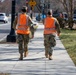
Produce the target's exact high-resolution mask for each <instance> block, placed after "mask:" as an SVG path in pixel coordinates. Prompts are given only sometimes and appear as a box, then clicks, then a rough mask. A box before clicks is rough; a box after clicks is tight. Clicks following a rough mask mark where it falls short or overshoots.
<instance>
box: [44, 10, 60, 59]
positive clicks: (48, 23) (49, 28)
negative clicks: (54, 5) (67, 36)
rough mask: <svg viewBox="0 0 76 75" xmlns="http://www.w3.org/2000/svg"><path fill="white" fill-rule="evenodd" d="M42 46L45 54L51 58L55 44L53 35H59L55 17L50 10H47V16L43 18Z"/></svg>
mask: <svg viewBox="0 0 76 75" xmlns="http://www.w3.org/2000/svg"><path fill="white" fill-rule="evenodd" d="M43 24H44V46H45V56H46V58H49V60H52V53H53V49H52V47H54V46H55V45H56V40H55V35H56V33H57V35H58V36H59V35H60V26H59V23H58V21H57V19H56V18H54V17H52V10H48V13H47V17H46V18H45V19H44V22H43Z"/></svg>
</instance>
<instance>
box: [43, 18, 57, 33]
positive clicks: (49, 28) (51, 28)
mask: <svg viewBox="0 0 76 75" xmlns="http://www.w3.org/2000/svg"><path fill="white" fill-rule="evenodd" d="M44 26H45V27H44V34H52V33H55V32H56V29H55V19H54V18H53V17H47V18H46V19H45V22H44Z"/></svg>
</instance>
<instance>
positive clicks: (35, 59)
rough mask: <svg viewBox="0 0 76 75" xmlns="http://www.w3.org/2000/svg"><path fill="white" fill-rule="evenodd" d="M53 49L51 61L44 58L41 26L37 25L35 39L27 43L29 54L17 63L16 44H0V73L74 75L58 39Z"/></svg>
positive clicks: (16, 74) (74, 71)
mask: <svg viewBox="0 0 76 75" xmlns="http://www.w3.org/2000/svg"><path fill="white" fill-rule="evenodd" d="M56 42H57V45H56V46H55V47H54V52H53V60H48V59H47V58H45V56H44V45H43V25H41V24H40V25H39V26H38V29H37V31H36V32H35V37H34V39H32V41H31V42H30V43H29V54H28V56H27V57H26V58H24V59H23V61H19V60H18V58H19V53H18V45H17V44H16V43H7V44H0V73H2V72H3V73H10V75H76V67H75V65H74V63H73V62H72V60H71V58H70V57H69V55H68V54H67V51H66V50H65V48H64V46H63V44H62V43H61V41H60V39H59V37H56Z"/></svg>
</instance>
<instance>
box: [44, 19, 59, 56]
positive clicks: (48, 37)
mask: <svg viewBox="0 0 76 75" xmlns="http://www.w3.org/2000/svg"><path fill="white" fill-rule="evenodd" d="M55 26H56V30H57V32H58V33H60V25H59V22H58V20H57V19H55ZM55 45H56V40H55V34H44V46H45V56H46V55H50V56H51V55H52V53H53V49H52V47H54V46H55Z"/></svg>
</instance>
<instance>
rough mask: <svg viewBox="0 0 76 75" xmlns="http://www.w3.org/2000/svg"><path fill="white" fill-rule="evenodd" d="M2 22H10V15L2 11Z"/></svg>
mask: <svg viewBox="0 0 76 75" xmlns="http://www.w3.org/2000/svg"><path fill="white" fill-rule="evenodd" d="M0 22H4V23H7V22H8V17H7V16H6V13H0Z"/></svg>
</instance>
